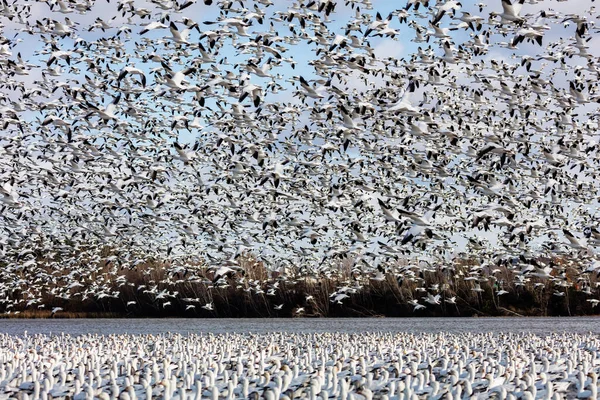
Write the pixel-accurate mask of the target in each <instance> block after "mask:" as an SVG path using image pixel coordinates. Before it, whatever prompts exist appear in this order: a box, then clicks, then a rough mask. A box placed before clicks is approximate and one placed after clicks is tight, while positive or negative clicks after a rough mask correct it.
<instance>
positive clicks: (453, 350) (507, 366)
mask: <svg viewBox="0 0 600 400" xmlns="http://www.w3.org/2000/svg"><path fill="white" fill-rule="evenodd" d="M0 344H1V346H0V360H2V363H1V364H0V398H2V399H8V398H19V399H23V400H27V399H30V398H31V399H42V400H46V399H74V400H80V399H86V400H88V399H89V400H91V399H101V400H108V399H119V400H134V399H152V398H158V399H165V400H170V399H178V400H187V399H201V398H205V399H213V400H217V399H266V400H273V399H300V398H302V399H313V400H316V399H321V400H328V399H331V398H335V399H340V400H364V399H366V400H371V399H382V400H383V399H385V400H401V399H405V400H413V399H425V398H427V399H448V400H451V399H456V400H458V399H488V398H495V399H518V398H520V399H537V398H539V399H574V398H579V399H596V398H597V394H598V373H599V370H600V352H599V348H600V339H599V338H598V336H597V335H592V334H587V335H580V334H552V335H548V336H537V335H533V334H473V333H464V334H444V333H437V334H426V333H423V334H417V335H415V334H405V333H396V334H392V333H387V334H385V333H360V334H343V333H315V334H297V333H293V334H290V333H285V334H284V333H266V334H239V333H236V334H218V335H186V336H182V335H179V334H167V335H162V334H161V335H97V334H87V335H82V336H70V335H65V334H61V335H51V336H47V335H32V336H31V335H27V334H26V333H25V335H22V336H11V335H4V334H2V335H0Z"/></svg>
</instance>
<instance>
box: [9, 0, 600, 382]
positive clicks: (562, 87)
mask: <svg viewBox="0 0 600 400" xmlns="http://www.w3.org/2000/svg"><path fill="white" fill-rule="evenodd" d="M597 18H598V13H597V11H596V8H595V6H594V5H593V2H591V1H582V0H573V1H568V2H566V1H536V0H528V1H524V0H512V1H510V0H489V1H487V2H481V3H474V2H466V1H465V2H463V3H462V4H461V3H460V2H457V1H454V0H448V1H435V0H430V1H426V0H408V1H403V2H393V3H392V2H385V1H381V2H379V1H378V2H374V1H373V2H371V1H370V0H360V1H359V0H336V1H334V0H300V1H274V0H237V1H236V0H216V1H210V0H204V1H196V0H151V1H143V0H96V1H93V0H44V1H28V0H2V1H1V2H0V24H1V26H2V29H1V31H0V32H1V33H0V87H1V94H0V115H1V117H0V123H1V124H2V127H3V129H2V131H1V132H0V267H1V270H0V311H3V312H13V311H24V310H43V309H47V310H49V311H50V310H51V311H53V312H59V311H60V310H61V308H62V307H60V306H55V304H56V301H57V299H58V300H64V301H65V302H66V301H70V300H72V299H78V300H81V301H84V300H90V299H91V300H93V301H99V302H100V301H104V300H105V299H119V298H121V297H120V296H121V292H122V291H123V290H124V289H125V288H128V290H129V289H130V288H132V287H133V288H134V290H136V291H138V292H139V293H144V294H145V295H147V296H150V297H151V298H152V301H154V302H155V303H156V305H157V307H159V308H160V309H168V307H169V306H170V305H171V304H172V302H175V301H176V300H177V301H178V302H183V303H184V304H185V307H186V309H188V310H194V309H200V308H201V307H204V308H205V310H212V309H213V308H214V304H213V303H212V302H211V301H210V298H208V299H205V298H199V297H193V296H192V297H186V298H184V299H182V298H181V296H180V292H179V291H178V290H176V289H175V287H176V285H178V284H187V283H193V284H197V285H204V286H205V287H209V288H223V287H228V286H229V287H240V288H243V289H244V290H246V291H248V292H250V293H253V294H257V295H259V294H260V295H269V293H271V295H275V294H276V293H277V291H278V290H279V287H280V285H281V286H283V284H282V282H284V283H288V284H289V283H290V282H292V283H293V282H297V281H299V280H301V279H304V280H306V279H310V280H311V281H313V282H318V281H319V280H321V279H329V278H332V277H336V276H338V275H339V274H340V273H341V272H340V271H341V270H342V267H343V268H345V271H346V275H345V277H347V279H346V280H345V281H343V280H340V281H339V282H340V285H339V286H338V287H336V288H335V290H334V291H333V292H332V293H330V296H331V299H330V300H331V301H332V302H335V303H336V304H344V303H345V301H347V300H348V298H352V297H353V296H355V295H356V294H357V293H360V292H361V289H362V288H363V287H364V286H365V285H369V283H370V282H374V281H384V280H387V279H392V280H393V281H397V282H400V283H402V282H412V284H414V286H415V287H416V288H417V289H418V290H417V291H416V292H414V293H416V294H415V295H414V296H413V298H412V299H411V301H412V303H411V305H412V306H414V308H415V309H419V308H424V307H425V306H427V307H435V306H438V305H439V304H440V303H444V302H445V301H446V298H447V302H448V303H449V304H453V303H454V302H455V301H456V298H455V297H453V296H452V294H451V293H446V292H445V291H446V290H447V287H446V286H444V285H431V286H429V285H424V284H423V283H424V282H425V279H424V276H425V274H427V273H430V272H439V271H442V273H444V274H446V275H447V276H448V277H449V278H451V279H453V280H460V281H464V282H467V283H468V284H469V285H471V288H472V290H473V291H475V292H479V291H483V289H481V287H482V286H483V285H484V283H485V284H488V285H490V286H489V287H492V286H491V285H492V284H493V290H494V295H495V296H497V297H500V296H502V295H510V294H511V290H513V288H514V287H518V286H524V285H528V284H529V285H531V286H533V285H534V284H535V285H536V286H535V288H538V287H539V288H541V289H540V290H546V291H547V293H552V295H555V296H558V297H560V296H565V297H568V291H569V290H570V289H573V290H575V289H576V290H579V291H581V292H583V293H584V294H585V296H587V297H586V299H587V301H589V302H590V303H591V304H592V305H596V304H598V302H599V301H598V288H597V285H596V282H597V281H596V277H597V274H598V273H600V262H599V261H598V258H597V254H596V252H597V248H598V245H599V244H600V230H599V228H598V218H599V215H598V198H599V197H598V195H599V185H600V179H598V167H599V163H598V157H599V149H598V139H599V135H598V117H599V116H600V114H599V113H598V101H600V91H599V90H598V84H597V82H598V78H599V76H600V74H599V63H598V55H599V54H598V53H597V50H598V48H600V46H599V45H598V40H597V33H598V28H597V26H596V21H597ZM248 259H251V260H253V263H255V264H256V265H260V266H261V267H264V268H265V269H266V271H268V273H267V276H266V277H265V278H264V279H258V278H257V279H251V278H250V277H249V275H248V274H247V271H245V267H244V265H248V264H243V263H242V262H241V260H248ZM461 259H468V260H471V261H475V262H472V263H471V264H468V266H469V267H468V268H467V269H466V270H461V272H460V273H458V272H457V271H456V270H455V269H454V265H455V261H456V260H461ZM559 259H560V260H561V262H560V263H559V262H557V260H559ZM150 264H152V265H155V266H156V265H158V266H159V267H157V268H159V269H160V274H159V273H155V272H156V271H155V270H151V269H150V268H148V265H150ZM131 271H135V272H136V273H137V274H138V278H139V276H141V277H142V280H143V282H144V284H143V285H141V284H140V279H137V280H135V281H134V280H133V279H130V277H131V276H132V274H131ZM507 271H508V272H510V274H508V273H507ZM501 274H503V275H502V276H500V275H501ZM267 281H268V282H267ZM288 287H289V285H288ZM486 287H488V286H486ZM446 294H448V296H447V297H446ZM49 299H50V300H52V301H53V303H52V304H54V305H53V306H52V307H50V306H47V300H49ZM135 305H136V301H135V300H129V301H127V307H135ZM291 306H296V305H291ZM291 306H290V307H291ZM297 306H298V308H297V310H296V311H297V313H298V314H301V313H302V310H304V307H303V306H302V304H298V305H297ZM54 307H56V308H54ZM274 307H275V308H276V307H279V308H280V309H281V307H284V305H283V304H277V305H275V306H274ZM286 307H287V306H286ZM40 340H41V339H40ZM584 372H587V371H584ZM429 373H430V376H431V371H429ZM459 373H462V371H459ZM529 374H530V375H531V374H532V372H531V371H530V372H529ZM85 379H88V378H87V376H86V377H84V378H82V379H81V382H80V383H81V384H83V381H84V380H85ZM115 379H117V378H116V377H115ZM482 379H483V378H482ZM421 383H422V382H421ZM191 384H193V383H191ZM191 384H190V385H191ZM482 385H483V384H482ZM441 386H443V385H441ZM461 386H464V383H462V384H461ZM459 387H460V386H459ZM541 387H544V384H542V385H541ZM48 389H49V388H48ZM546 389H547V388H546ZM546 389H544V390H546ZM332 390H339V389H338V388H337V387H333V388H332ZM449 390H451V391H456V390H458V389H456V387H454V388H452V389H449ZM540 390H541V388H540Z"/></svg>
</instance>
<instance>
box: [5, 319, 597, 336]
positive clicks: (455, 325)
mask: <svg viewBox="0 0 600 400" xmlns="http://www.w3.org/2000/svg"><path fill="white" fill-rule="evenodd" d="M25 331H27V332H28V333H29V334H36V333H44V334H58V333H61V332H64V333H68V334H71V335H81V334H87V333H98V334H113V333H114V334H122V333H131V334H158V333H168V332H174V333H181V334H188V333H226V332H231V333H246V332H253V333H265V332H281V331H284V332H300V333H313V332H346V333H357V332H410V333H421V332H423V333H434V332H449V333H464V332H474V333H477V332H515V333H518V332H532V333H536V334H540V335H543V334H548V333H551V332H559V333H560V332H573V333H588V332H593V333H599V334H600V318H598V317H562V318H561V317H551V318H541V317H536V318H335V319H332V318H323V319H299V318H294V319H286V318H273V319H229V318H226V319H187V318H173V319H170V318H167V319H9V320H6V319H5V320H0V333H9V334H12V335H22V334H23V333H24V332H25Z"/></svg>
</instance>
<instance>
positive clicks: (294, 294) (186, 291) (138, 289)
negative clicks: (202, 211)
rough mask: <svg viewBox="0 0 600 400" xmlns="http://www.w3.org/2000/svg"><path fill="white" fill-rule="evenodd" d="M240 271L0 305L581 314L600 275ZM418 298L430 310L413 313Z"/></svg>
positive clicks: (557, 267)
mask: <svg viewBox="0 0 600 400" xmlns="http://www.w3.org/2000/svg"><path fill="white" fill-rule="evenodd" d="M240 265H241V267H240V269H239V270H238V271H236V272H230V273H228V274H226V275H223V276H220V277H215V271H216V269H215V268H209V267H203V266H198V267H197V268H196V269H195V270H194V271H192V272H189V271H179V272H176V273H173V270H172V268H170V267H169V265H167V264H163V263H158V262H149V263H147V264H145V265H138V266H137V267H136V268H135V269H123V270H120V271H118V277H117V276H115V273H114V266H110V265H108V264H106V265H103V266H102V267H100V268H99V269H98V272H97V274H96V276H90V277H89V280H88V281H83V282H79V283H78V285H73V287H72V288H71V289H68V291H67V293H71V294H72V295H70V296H69V295H67V296H65V291H64V290H63V291H62V292H61V293H62V294H61V295H56V293H58V291H56V290H54V291H53V290H45V291H43V293H41V296H42V298H41V299H39V301H38V302H35V304H34V305H32V304H31V303H32V302H31V301H30V300H31V299H30V298H28V296H29V295H28V293H29V291H27V290H23V289H20V288H15V290H13V291H11V292H10V294H9V296H8V298H5V299H4V300H3V302H2V303H0V313H3V314H2V315H3V316H5V317H17V318H18V317H52V318H77V317H203V318H210V317H234V318H235V317H248V318H251V317H374V316H386V317H413V316H423V317H442V316H448V317H453V316H517V315H520V316H568V315H573V316H574V315H591V314H596V313H597V312H598V310H599V308H596V304H597V302H595V301H594V299H597V298H598V293H599V292H598V289H597V285H596V275H595V274H587V273H582V272H581V271H582V270H581V269H580V268H577V267H576V266H573V263H572V262H566V261H565V260H554V261H553V262H552V263H551V265H553V269H552V273H551V274H550V275H549V276H545V277H544V276H539V275H536V274H530V273H523V271H522V269H519V268H515V267H514V266H513V265H510V264H506V263H505V264H503V265H498V266H494V268H493V270H490V269H489V268H481V267H479V266H477V265H476V263H474V262H473V261H469V260H459V261H454V262H453V264H452V265H451V266H429V267H427V268H423V267H422V266H416V265H415V266H412V267H411V266H410V264H409V263H407V264H406V265H404V266H399V267H398V268H396V269H395V270H394V271H393V272H392V271H380V273H377V274H373V273H371V274H357V273H355V271H353V270H352V268H351V267H350V266H349V265H345V264H344V263H340V268H339V270H338V272H337V273H336V274H334V275H332V274H328V275H324V274H318V273H313V274H307V273H306V272H302V273H300V272H299V271H297V270H294V269H288V270H287V271H286V273H285V274H282V273H273V272H271V271H270V270H268V269H267V268H266V267H265V266H264V265H263V264H262V263H260V262H256V261H254V260H253V259H252V258H251V257H246V258H245V259H244V260H242V262H241V263H240ZM111 271H112V272H111ZM109 275H112V280H108V279H107V278H106V277H107V276H109ZM100 276H102V277H103V278H102V280H103V281H105V282H107V283H105V284H104V289H103V291H102V292H101V293H102V294H99V293H100V292H99V291H98V289H97V288H96V289H94V285H97V283H95V282H96V281H97V280H98V277H100ZM216 278H218V279H216ZM0 280H1V279H0ZM65 283H66V282H65ZM63 289H64V288H63ZM107 289H108V290H107ZM94 290H95V293H94ZM342 294H343V295H345V296H339V295H342ZM438 295H439V297H437V296H438ZM346 296H347V297H346ZM340 297H343V298H342V299H341V300H339V302H338V301H335V300H336V298H340ZM428 297H429V300H430V302H427V301H426V298H428ZM415 300H416V301H417V302H418V304H420V305H423V306H425V307H420V306H419V308H418V309H415V303H414V301H415ZM589 300H592V301H589ZM436 301H437V302H439V304H434V303H435V302H436ZM411 302H412V303H411ZM10 304H12V305H11V306H8V305H10ZM28 304H29V305H28ZM41 305H43V306H42V307H40V306H41ZM207 305H208V306H207ZM54 309H56V310H57V311H56V312H54V313H52V310H54Z"/></svg>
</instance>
